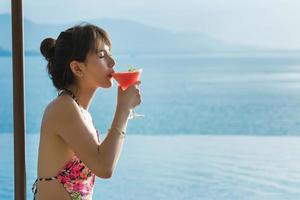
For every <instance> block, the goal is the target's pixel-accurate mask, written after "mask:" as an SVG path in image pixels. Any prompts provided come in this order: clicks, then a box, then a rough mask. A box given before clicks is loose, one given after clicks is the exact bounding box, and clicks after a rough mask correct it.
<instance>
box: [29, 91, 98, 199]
mask: <svg viewBox="0 0 300 200" xmlns="http://www.w3.org/2000/svg"><path fill="white" fill-rule="evenodd" d="M61 94H62V93H60V94H59V95H61ZM68 94H70V93H69V92H68ZM71 96H72V95H71ZM72 98H73V99H74V100H75V101H76V102H77V100H76V98H75V97H73V96H72ZM82 112H83V111H82ZM89 117H90V116H89ZM96 132H97V137H98V140H99V132H98V130H96ZM55 179H56V180H58V181H59V182H60V183H61V184H62V185H63V186H64V188H65V189H66V191H67V192H68V193H69V195H70V198H71V200H91V199H92V194H93V187H94V182H95V174H94V173H93V172H92V171H91V170H90V169H89V168H88V167H87V166H86V165H85V164H84V163H83V162H82V161H81V160H80V159H79V158H78V157H77V156H76V155H74V156H73V158H72V159H71V160H70V161H68V162H67V163H66V164H65V165H64V167H63V168H62V169H61V170H59V171H58V172H57V174H56V176H54V177H49V178H37V179H36V180H35V182H34V184H33V186H32V192H33V193H34V199H35V198H36V193H37V185H38V182H39V181H52V180H55Z"/></svg>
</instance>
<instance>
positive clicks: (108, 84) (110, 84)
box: [100, 80, 114, 88]
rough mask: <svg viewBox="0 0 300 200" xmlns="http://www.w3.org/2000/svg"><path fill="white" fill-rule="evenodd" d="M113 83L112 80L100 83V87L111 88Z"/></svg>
mask: <svg viewBox="0 0 300 200" xmlns="http://www.w3.org/2000/svg"><path fill="white" fill-rule="evenodd" d="M113 85H114V82H113V81H112V80H110V81H108V82H106V83H105V84H102V85H101V86H100V87H102V88H111V87H112V86H113Z"/></svg>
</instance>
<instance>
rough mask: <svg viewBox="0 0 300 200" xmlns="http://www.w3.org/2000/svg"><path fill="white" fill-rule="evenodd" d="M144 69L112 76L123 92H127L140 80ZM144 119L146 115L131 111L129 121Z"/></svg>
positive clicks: (117, 73)
mask: <svg viewBox="0 0 300 200" xmlns="http://www.w3.org/2000/svg"><path fill="white" fill-rule="evenodd" d="M142 72H143V69H138V70H134V71H128V72H115V73H113V74H112V76H113V78H114V79H115V80H116V81H117V82H118V84H119V86H120V87H121V89H122V90H126V89H127V88H128V87H129V86H131V85H133V84H135V83H136V82H137V81H139V80H140V77H141V74H142ZM137 117H144V115H141V114H137V113H136V112H134V109H132V110H130V114H129V119H133V118H137Z"/></svg>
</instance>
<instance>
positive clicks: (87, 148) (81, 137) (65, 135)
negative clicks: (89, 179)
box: [52, 98, 106, 177]
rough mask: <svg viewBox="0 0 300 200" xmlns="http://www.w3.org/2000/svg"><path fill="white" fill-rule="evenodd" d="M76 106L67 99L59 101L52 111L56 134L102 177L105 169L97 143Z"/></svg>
mask: <svg viewBox="0 0 300 200" xmlns="http://www.w3.org/2000/svg"><path fill="white" fill-rule="evenodd" d="M80 112H81V111H80V110H79V108H78V105H77V104H76V103H75V102H74V101H73V100H72V99H69V98H65V99H63V100H61V101H60V102H59V103H58V105H56V108H55V109H54V111H53V115H52V116H54V117H55V121H56V123H55V124H56V125H55V130H56V133H57V134H58V135H59V136H60V137H61V138H62V139H63V140H64V141H65V142H66V144H67V145H68V146H69V147H70V148H71V149H72V150H73V151H74V153H75V154H76V155H77V156H78V157H79V158H80V159H81V160H82V161H83V162H84V163H85V164H86V165H87V166H88V167H89V168H90V169H91V170H92V171H93V172H94V173H95V174H96V175H97V176H100V177H101V176H102V174H105V173H106V169H105V167H104V166H103V164H102V162H101V156H100V155H99V151H98V148H99V145H100V144H99V142H98V140H97V139H96V138H95V137H94V134H93V133H92V130H90V128H89V127H88V125H87V122H85V121H84V119H83V118H82V115H81V113H80Z"/></svg>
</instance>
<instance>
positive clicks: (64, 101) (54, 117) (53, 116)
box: [42, 95, 80, 131]
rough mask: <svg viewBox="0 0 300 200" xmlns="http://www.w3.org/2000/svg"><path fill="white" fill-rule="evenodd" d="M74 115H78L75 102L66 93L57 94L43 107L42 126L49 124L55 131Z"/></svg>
mask: <svg viewBox="0 0 300 200" xmlns="http://www.w3.org/2000/svg"><path fill="white" fill-rule="evenodd" d="M74 115H80V114H79V109H78V107H77V105H76V102H75V101H74V100H73V99H72V98H70V97H68V96H66V95H62V96H59V97H57V98H55V99H54V100H52V101H51V102H50V103H49V104H48V105H47V107H46V108H45V111H44V116H43V121H42V126H46V127H48V126H50V127H51V129H52V130H53V129H55V130H56V131H57V130H58V129H60V126H61V125H63V124H64V123H66V121H67V120H68V119H70V118H74Z"/></svg>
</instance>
